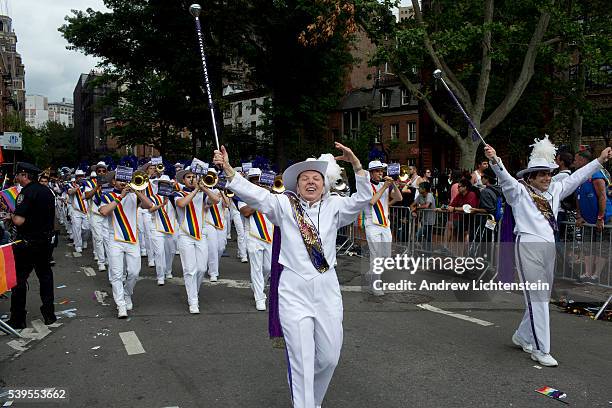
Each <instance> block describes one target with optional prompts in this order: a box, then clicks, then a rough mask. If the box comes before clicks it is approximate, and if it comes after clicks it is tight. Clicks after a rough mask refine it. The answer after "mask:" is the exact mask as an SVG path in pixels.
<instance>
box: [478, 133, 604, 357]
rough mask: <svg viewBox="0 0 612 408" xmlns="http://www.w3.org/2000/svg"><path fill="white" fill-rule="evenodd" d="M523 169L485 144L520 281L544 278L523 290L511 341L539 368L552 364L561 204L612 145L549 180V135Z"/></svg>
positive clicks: (536, 146)
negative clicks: (508, 220)
mask: <svg viewBox="0 0 612 408" xmlns="http://www.w3.org/2000/svg"><path fill="white" fill-rule="evenodd" d="M532 146H533V151H532V153H531V156H530V158H529V164H528V166H527V168H526V169H524V170H521V171H519V172H518V173H517V174H516V175H517V177H519V178H520V180H516V179H515V178H514V177H512V176H511V175H510V174H509V173H508V171H507V170H506V169H505V168H504V166H503V163H502V161H501V160H500V159H499V157H497V154H496V152H495V149H493V147H491V146H489V145H486V146H485V148H484V152H485V156H486V157H487V158H488V159H489V160H490V161H491V163H490V165H491V168H492V169H493V171H494V172H495V174H496V175H497V177H498V180H499V185H500V187H501V188H502V191H503V193H504V196H505V197H506V201H507V202H508V204H509V205H511V206H512V213H513V215H514V220H515V223H516V225H515V227H514V233H515V234H516V245H515V257H516V264H517V270H518V271H519V277H520V279H521V282H531V283H534V282H539V281H541V282H544V283H548V284H549V289H548V290H545V289H542V290H525V291H524V295H525V305H526V307H525V314H524V315H523V319H522V321H521V323H520V325H519V327H518V329H517V330H516V331H515V333H514V335H513V336H512V342H513V343H514V344H515V345H517V346H519V347H521V348H522V349H523V351H525V352H527V353H531V359H532V360H534V361H537V362H539V363H540V364H541V365H543V366H547V367H555V366H557V365H558V362H557V360H555V358H553V356H551V355H550V317H549V310H548V303H549V300H550V291H551V289H552V284H553V280H554V272H555V255H556V248H555V236H556V235H557V234H558V225H557V213H558V212H559V207H560V202H561V200H563V199H564V198H566V197H568V196H569V195H571V194H572V193H573V192H574V190H576V188H578V186H579V185H580V184H582V183H583V182H584V181H585V180H587V179H588V178H589V177H591V175H592V174H593V173H595V172H596V171H597V170H599V169H600V168H602V164H604V163H605V162H607V161H608V160H609V159H610V158H612V149H611V148H610V147H607V148H606V149H604V150H603V151H602V152H601V154H600V156H599V158H598V159H595V160H593V161H591V162H590V163H589V164H587V165H585V166H584V167H582V168H580V169H579V170H577V171H576V172H575V173H574V174H572V175H571V176H569V177H566V178H565V179H563V180H561V181H551V176H552V170H554V169H556V168H557V167H558V166H557V164H555V162H554V160H555V152H556V147H555V146H554V145H553V144H552V143H550V141H549V140H548V136H546V137H545V138H544V139H541V140H537V139H536V143H535V144H533V145H532Z"/></svg>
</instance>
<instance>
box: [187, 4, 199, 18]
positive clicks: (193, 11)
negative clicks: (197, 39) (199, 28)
mask: <svg viewBox="0 0 612 408" xmlns="http://www.w3.org/2000/svg"><path fill="white" fill-rule="evenodd" d="M200 11H202V7H201V6H200V5H199V4H197V3H195V4H192V5H191V6H189V12H190V13H191V15H192V16H194V17H199V16H200Z"/></svg>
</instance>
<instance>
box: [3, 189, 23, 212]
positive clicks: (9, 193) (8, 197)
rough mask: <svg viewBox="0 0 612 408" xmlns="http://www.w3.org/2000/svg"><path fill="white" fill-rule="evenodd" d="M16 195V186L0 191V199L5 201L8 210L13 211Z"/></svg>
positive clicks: (17, 193)
mask: <svg viewBox="0 0 612 408" xmlns="http://www.w3.org/2000/svg"><path fill="white" fill-rule="evenodd" d="M18 195H19V191H18V190H17V186H13V187H11V188H7V189H6V190H2V191H0V199H2V201H4V202H5V203H6V207H7V208H8V210H9V211H10V212H15V201H16V200H17V196H18Z"/></svg>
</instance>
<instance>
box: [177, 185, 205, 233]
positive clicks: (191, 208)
mask: <svg viewBox="0 0 612 408" xmlns="http://www.w3.org/2000/svg"><path fill="white" fill-rule="evenodd" d="M178 193H179V194H180V195H182V196H183V197H186V196H188V195H189V193H187V192H185V191H179V192H178ZM185 223H187V231H185V230H184V229H183V231H185V232H186V233H187V234H189V235H191V236H192V237H193V238H195V239H197V240H198V241H199V240H200V239H202V231H201V230H200V224H199V223H198V216H197V214H196V210H195V205H194V204H193V200H192V201H190V202H189V205H187V207H185ZM181 227H182V225H181Z"/></svg>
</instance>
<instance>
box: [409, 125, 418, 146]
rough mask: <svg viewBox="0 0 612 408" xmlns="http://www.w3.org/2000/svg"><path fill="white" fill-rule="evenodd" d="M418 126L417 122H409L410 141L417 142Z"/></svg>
mask: <svg viewBox="0 0 612 408" xmlns="http://www.w3.org/2000/svg"><path fill="white" fill-rule="evenodd" d="M416 135H417V127H416V122H408V141H409V142H416Z"/></svg>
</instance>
